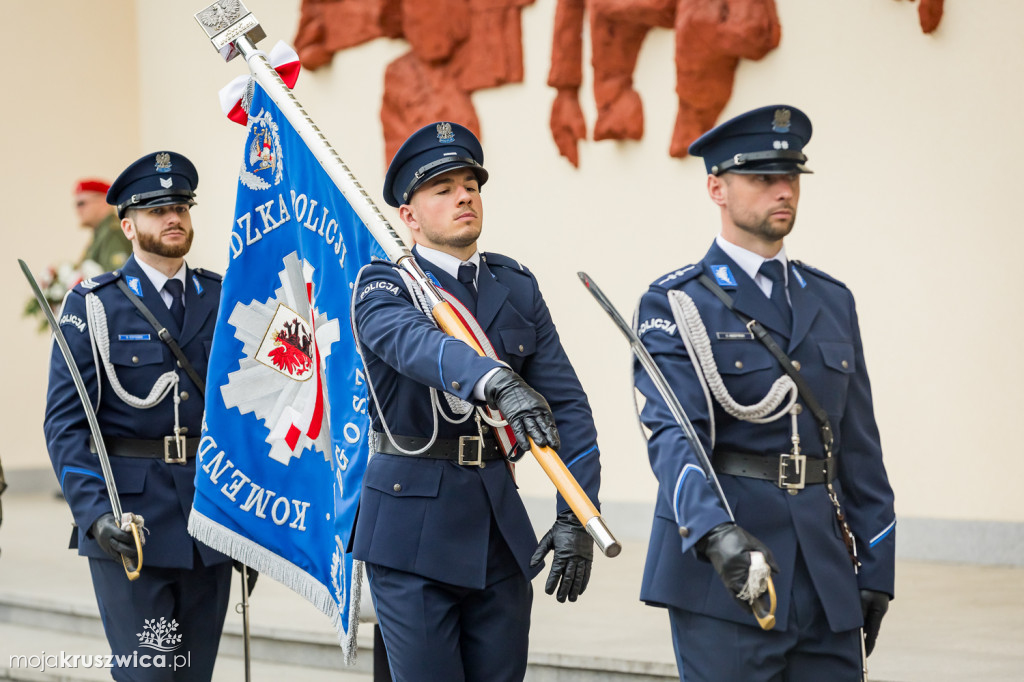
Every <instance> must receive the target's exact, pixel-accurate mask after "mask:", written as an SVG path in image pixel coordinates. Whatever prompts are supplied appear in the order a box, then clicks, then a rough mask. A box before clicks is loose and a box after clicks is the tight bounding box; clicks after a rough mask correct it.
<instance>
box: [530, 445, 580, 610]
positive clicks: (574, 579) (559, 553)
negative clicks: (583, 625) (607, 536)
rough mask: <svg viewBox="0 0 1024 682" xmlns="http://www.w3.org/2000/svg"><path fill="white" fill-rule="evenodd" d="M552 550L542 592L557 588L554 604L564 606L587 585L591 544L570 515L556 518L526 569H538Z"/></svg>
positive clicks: (569, 513) (573, 515)
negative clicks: (558, 603)
mask: <svg viewBox="0 0 1024 682" xmlns="http://www.w3.org/2000/svg"><path fill="white" fill-rule="evenodd" d="M534 440H536V439H534ZM552 549H553V550H555V555H554V557H552V559H551V572H550V573H548V581H547V583H545V584H544V591H545V592H547V593H548V594H551V593H553V592H554V591H555V588H556V587H557V588H558V594H557V595H556V598H557V599H558V601H560V602H564V601H565V600H566V598H567V597H568V599H569V601H576V598H577V597H579V596H580V595H581V594H583V590H585V589H587V583H588V582H590V567H591V566H592V565H593V563H594V541H593V540H592V539H591V537H590V534H589V533H587V531H586V529H585V528H583V524H582V523H580V522H579V521H578V520H577V519H576V516H575V514H573V513H572V512H567V513H564V514H559V515H558V518H557V519H556V520H555V525H553V526H551V530H549V531H548V532H547V533H545V534H544V537H543V538H541V540H540V544H539V545H537V550H536V551H535V552H534V553H533V556H532V557H530V568H536V567H537V566H539V565H540V563H541V562H542V561H544V557H545V556H547V553H548V552H550V551H551V550H552ZM559 583H561V584H559Z"/></svg>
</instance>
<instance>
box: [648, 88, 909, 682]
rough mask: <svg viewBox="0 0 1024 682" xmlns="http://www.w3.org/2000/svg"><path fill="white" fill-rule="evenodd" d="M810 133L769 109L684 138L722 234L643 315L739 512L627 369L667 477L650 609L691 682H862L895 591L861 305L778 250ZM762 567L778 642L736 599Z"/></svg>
mask: <svg viewBox="0 0 1024 682" xmlns="http://www.w3.org/2000/svg"><path fill="white" fill-rule="evenodd" d="M810 137H811V122H810V120H809V119H808V118H807V116H806V115H805V114H804V113H803V112H801V111H800V110H799V109H797V108H795V107H790V106H784V105H779V106H768V107H763V108H760V109H756V110H754V111H750V112H747V113H745V114H742V115H740V116H737V117H736V118H734V119H732V120H729V121H727V122H725V123H723V124H721V125H719V126H718V127H716V128H714V129H713V130H711V131H709V132H707V133H705V134H704V135H703V136H702V137H700V138H699V139H698V140H697V141H696V142H694V143H693V144H692V145H691V147H690V150H689V151H690V154H692V155H694V156H699V157H703V159H704V162H705V165H706V167H707V171H708V176H707V188H708V195H709V196H710V198H711V200H712V201H713V202H714V203H715V204H716V205H717V206H718V207H719V209H720V212H721V233H720V234H719V235H718V237H717V238H716V239H715V241H714V243H713V244H712V246H711V248H710V250H709V251H708V252H707V254H706V255H705V256H704V258H703V259H702V260H701V261H699V262H698V263H696V264H693V265H689V266H686V267H683V268H680V269H679V270H676V271H675V272H671V273H668V274H666V275H665V276H663V277H660V278H658V279H657V280H655V282H654V283H653V284H652V285H651V287H650V289H649V290H648V291H647V293H645V294H644V296H643V297H642V299H641V301H640V308H639V312H638V316H637V329H638V333H639V335H640V336H641V339H642V342H643V344H644V346H645V347H646V348H647V349H648V350H649V351H650V353H651V355H652V356H653V357H654V359H655V360H656V361H657V364H658V366H659V367H660V369H661V370H662V372H663V373H664V375H665V376H666V378H667V380H668V382H669V383H670V384H671V386H672V388H673V390H674V392H675V393H676V396H677V397H678V398H679V401H680V402H681V404H682V406H683V408H684V410H685V412H686V414H687V415H688V417H689V419H690V421H691V422H692V423H693V425H694V428H695V431H696V433H697V435H698V437H699V439H700V440H701V443H702V445H703V447H704V449H705V450H706V451H707V452H708V453H710V454H711V461H712V464H713V467H714V470H715V473H716V474H717V476H718V478H719V480H720V482H721V487H722V489H723V491H724V493H725V498H726V499H727V501H728V503H729V506H730V507H731V508H732V511H733V513H734V514H735V522H733V521H732V520H731V518H730V515H729V513H728V510H727V509H726V508H725V507H724V505H723V504H722V502H721V501H720V498H719V497H718V496H717V495H716V493H715V491H714V490H713V487H712V482H713V479H712V480H709V477H708V476H706V475H705V472H704V471H703V470H702V468H701V466H700V462H699V461H698V460H697V455H696V454H695V452H694V448H692V447H691V446H690V445H689V443H688V442H687V441H686V439H685V437H684V434H683V431H682V429H680V428H679V426H678V425H677V423H676V421H675V420H674V419H673V417H672V415H671V414H670V412H669V410H668V409H667V406H666V404H665V401H664V400H663V399H662V398H661V397H660V396H659V394H658V392H657V391H656V390H655V387H654V385H653V384H652V382H651V380H650V378H649V377H648V376H647V375H646V373H645V372H644V370H643V369H642V368H641V367H639V366H637V367H636V370H635V375H634V376H635V383H636V387H637V388H638V389H639V392H640V394H641V395H642V399H641V400H640V407H641V412H640V416H641V421H642V423H643V425H644V427H645V433H647V434H648V452H649V456H650V461H651V466H652V468H653V470H654V473H655V475H656V477H657V479H658V481H659V492H658V498H657V503H656V509H655V518H654V524H653V529H652V532H651V540H650V548H649V553H648V557H647V564H646V568H645V572H644V579H643V587H642V591H641V599H643V600H644V601H646V602H647V603H649V604H652V605H656V606H663V607H667V608H668V610H669V617H670V622H671V626H672V639H673V643H674V645H675V651H676V658H677V663H678V666H679V674H680V678H681V679H686V680H687V681H688V682H690V681H692V680H708V681H714V682H730V681H734V682H741V681H742V682H758V681H765V682H767V681H768V680H781V679H785V680H789V681H791V682H816V681H819V680H835V681H838V680H847V681H853V680H860V679H862V677H863V675H864V672H863V671H864V664H865V661H864V660H862V657H863V656H864V655H866V654H870V653H871V650H872V648H873V647H874V644H875V638H876V637H877V635H878V630H879V625H880V622H881V619H882V616H883V615H884V613H885V611H886V609H887V607H888V603H889V599H890V598H891V597H892V595H893V582H894V550H895V537H896V536H895V530H894V529H895V523H896V521H895V516H894V512H893V493H892V489H891V488H890V486H889V482H888V479H887V477H886V473H885V467H884V465H883V463H882V450H881V446H880V443H879V434H878V428H877V426H876V424H875V417H874V410H873V407H872V400H871V386H870V383H869V381H868V374H867V368H866V365H865V361H864V350H863V348H862V345H861V335H860V329H859V326H858V322H857V312H856V308H855V306H854V299H853V295H852V294H851V293H850V291H849V290H848V289H847V288H846V286H845V285H844V284H842V283H841V282H839V281H838V280H836V279H834V278H833V277H831V276H829V275H827V274H825V273H824V272H822V271H820V270H818V269H816V268H813V267H810V266H809V265H806V264H804V263H801V262H799V261H796V260H792V259H790V258H789V256H788V254H787V252H786V249H785V246H784V240H785V238H786V236H787V235H789V233H790V231H791V230H792V229H793V224H794V222H795V220H796V211H797V205H798V202H799V199H800V179H801V176H802V174H804V173H809V172H810V170H808V168H807V167H806V165H805V162H806V160H807V157H806V155H805V154H804V153H803V148H804V145H805V144H806V143H807V142H808V140H810ZM762 557H763V560H764V561H763V563H764V569H765V570H766V571H767V570H771V571H772V572H773V574H774V575H773V578H774V584H775V588H776V591H777V596H778V608H777V613H776V624H775V626H774V629H772V630H769V631H765V630H763V629H762V628H761V627H759V626H758V623H757V621H755V619H754V616H753V615H752V612H751V608H750V603H749V602H750V597H751V596H752V595H750V594H742V593H743V588H744V587H745V586H746V583H747V580H748V577H749V574H750V572H751V567H752V566H753V565H754V563H758V562H760V560H761V558H762ZM755 560H756V561H755ZM740 596H743V597H744V598H743V599H739V598H738V597H740ZM862 637H863V640H862ZM862 646H863V650H862Z"/></svg>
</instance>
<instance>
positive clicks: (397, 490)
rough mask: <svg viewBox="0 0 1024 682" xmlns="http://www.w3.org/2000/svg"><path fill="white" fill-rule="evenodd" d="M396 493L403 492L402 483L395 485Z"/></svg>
mask: <svg viewBox="0 0 1024 682" xmlns="http://www.w3.org/2000/svg"><path fill="white" fill-rule="evenodd" d="M395 492H396V493H400V492H402V484H401V483H396V484H395Z"/></svg>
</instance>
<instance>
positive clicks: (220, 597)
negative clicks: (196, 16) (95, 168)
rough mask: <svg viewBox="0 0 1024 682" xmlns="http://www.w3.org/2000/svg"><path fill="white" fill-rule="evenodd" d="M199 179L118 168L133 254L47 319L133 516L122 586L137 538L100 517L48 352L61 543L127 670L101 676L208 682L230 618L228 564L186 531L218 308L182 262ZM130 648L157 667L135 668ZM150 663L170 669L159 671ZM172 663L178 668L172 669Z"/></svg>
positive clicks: (66, 377) (70, 403)
mask: <svg viewBox="0 0 1024 682" xmlns="http://www.w3.org/2000/svg"><path fill="white" fill-rule="evenodd" d="M198 182H199V177H198V174H197V172H196V169H195V167H194V166H193V165H192V163H191V162H190V161H189V160H188V159H187V158H185V157H184V156H182V155H181V154H177V153H175V152H169V151H161V152H157V153H155V154H147V155H146V156H144V157H142V158H141V159H139V160H138V161H136V162H135V163H133V164H131V165H130V166H128V168H126V169H125V170H124V172H122V173H121V175H120V176H119V177H118V178H117V179H116V180H115V181H114V183H113V185H112V186H111V187H110V189H109V191H108V192H107V202H108V203H110V204H112V205H113V206H115V207H116V209H117V216H118V218H119V219H120V221H121V229H122V230H123V231H124V234H125V236H126V237H127V238H128V239H129V240H130V241H131V243H132V250H133V253H132V255H131V256H130V257H129V258H128V260H127V261H126V262H125V264H124V266H123V267H122V268H121V269H119V270H115V271H113V272H108V273H105V274H103V275H100V276H98V277H94V278H92V279H87V280H85V281H83V282H82V283H81V284H79V285H78V286H76V287H75V288H74V289H73V290H72V291H71V292H69V293H68V295H67V297H66V298H65V300H64V305H63V308H62V309H61V312H60V314H59V316H58V319H59V326H60V330H61V332H62V333H63V335H64V336H65V338H66V339H67V342H68V346H69V348H70V350H71V353H72V355H73V359H74V362H75V364H76V365H77V367H78V370H79V373H80V374H81V376H82V379H83V381H84V384H85V387H86V391H87V393H88V398H89V402H90V404H91V405H92V407H93V409H94V411H95V414H96V419H97V422H98V424H99V427H100V431H101V432H102V437H103V439H104V443H105V446H106V450H107V452H108V454H109V455H110V468H111V470H112V472H113V475H114V479H115V482H116V487H117V491H118V493H119V496H120V502H121V507H122V508H123V509H124V510H125V511H126V512H131V513H134V514H136V515H139V516H141V517H142V518H143V520H144V522H143V525H144V531H143V535H144V537H145V539H146V540H147V542H146V543H145V547H144V550H143V555H144V562H143V566H142V569H141V573H140V576H139V578H138V579H137V580H134V581H129V580H128V578H127V576H126V573H125V568H124V567H123V566H122V561H121V557H122V556H124V557H126V558H127V559H129V560H131V561H137V560H138V556H137V550H136V546H135V543H134V541H133V538H132V535H131V534H130V533H128V532H127V531H126V530H125V529H123V528H122V525H121V520H120V519H115V518H114V516H113V514H112V513H111V501H110V498H109V497H108V494H107V488H106V486H105V483H104V478H103V473H102V469H101V466H100V462H99V459H98V458H97V455H96V448H95V446H94V444H93V443H92V441H91V435H90V429H89V424H88V421H87V416H86V413H85V412H84V410H83V407H82V404H81V402H80V400H79V396H78V394H77V392H76V388H75V385H74V383H73V380H72V376H71V373H70V371H69V369H68V366H67V364H66V362H65V359H64V357H63V356H62V355H61V352H60V350H59V349H58V347H57V345H56V344H55V345H54V349H53V354H52V356H51V359H50V378H49V390H48V392H47V399H46V416H45V422H44V430H45V434H46V442H47V447H48V449H49V452H50V459H51V460H52V463H53V468H54V471H55V472H56V474H57V478H58V480H59V482H60V486H61V489H62V490H63V493H64V497H65V499H66V500H67V502H68V505H69V506H70V507H71V512H72V514H73V516H74V519H75V523H76V525H77V529H76V531H75V532H74V533H73V535H72V538H71V547H72V548H77V549H78V553H79V554H81V555H82V556H85V557H88V559H89V569H90V571H91V573H92V580H93V587H94V589H95V592H96V601H97V603H98V605H99V611H100V615H101V617H102V620H103V627H104V630H105V632H106V635H107V641H108V642H109V644H110V647H111V650H112V652H113V654H114V655H115V656H118V655H121V656H127V657H128V659H129V660H130V661H131V662H129V664H128V665H127V666H121V667H116V668H115V669H114V670H113V671H112V672H113V676H114V679H116V680H172V679H173V680H209V679H210V678H211V676H212V674H213V665H214V660H215V659H216V655H217V647H218V644H219V641H220V634H221V630H222V628H223V624H224V616H225V613H226V610H227V602H228V595H229V580H230V577H231V561H230V559H229V558H228V557H226V556H224V555H223V554H221V553H219V552H216V551H214V550H212V549H210V548H209V547H206V546H205V545H202V544H200V543H198V542H196V541H194V540H193V539H192V538H191V537H190V536H189V534H188V531H187V521H188V515H189V511H190V510H191V507H192V498H193V494H194V491H195V487H194V482H193V481H194V479H195V473H196V468H195V459H194V458H195V454H196V449H197V446H198V441H199V435H200V429H201V426H202V419H203V405H204V395H203V390H204V389H203V386H202V384H203V382H204V380H205V376H206V368H207V358H208V355H209V350H210V342H211V340H212V337H213V328H214V323H215V321H216V318H217V306H218V303H219V300H220V276H219V275H216V274H214V273H212V272H208V271H206V270H202V269H200V268H191V267H189V266H188V265H187V264H186V263H185V255H186V254H187V253H188V251H189V247H190V246H191V244H192V237H193V231H192V218H191V215H190V213H189V210H190V208H191V207H192V206H193V205H194V204H195V200H194V197H195V188H196V185H197V184H198ZM160 330H166V333H165V334H164V335H163V336H162V335H161V333H160ZM154 644H157V645H158V646H159V647H160V648H159V649H152V646H153V645H154ZM147 646H150V647H151V648H149V649H147V648H146V647H147ZM136 651H138V652H139V653H141V654H146V653H149V654H154V655H155V654H160V653H162V654H164V658H163V659H154V658H152V657H151V658H149V659H146V661H147V662H148V663H149V664H150V665H149V667H146V668H143V667H140V666H134V667H133V663H135V662H137V661H139V660H141V659H139V658H133V653H134V652H136ZM115 660H116V658H115ZM161 660H162V661H165V662H167V663H168V667H165V668H161V667H158V663H157V661H161ZM175 661H176V662H182V661H187V666H186V667H184V668H181V667H179V669H178V670H174V669H173V668H172V667H170V666H171V663H172V662H175Z"/></svg>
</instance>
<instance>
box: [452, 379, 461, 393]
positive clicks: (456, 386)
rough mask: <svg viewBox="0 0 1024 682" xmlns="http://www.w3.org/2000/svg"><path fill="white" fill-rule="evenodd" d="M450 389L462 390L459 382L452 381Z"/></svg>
mask: <svg viewBox="0 0 1024 682" xmlns="http://www.w3.org/2000/svg"><path fill="white" fill-rule="evenodd" d="M452 388H454V389H455V390H456V391H457V390H459V389H460V388H462V384H460V383H459V382H457V381H453V382H452Z"/></svg>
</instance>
